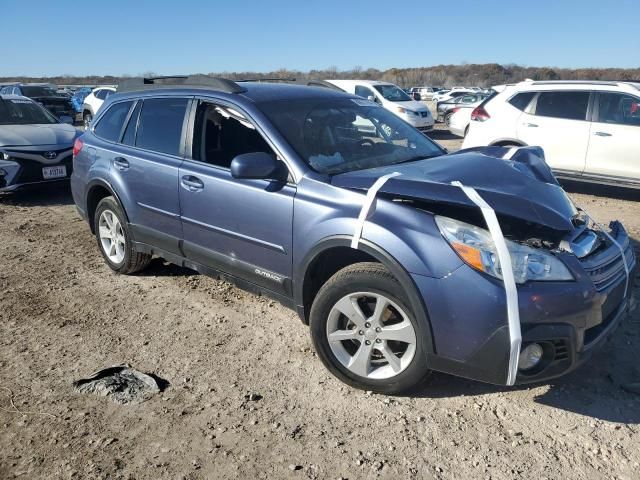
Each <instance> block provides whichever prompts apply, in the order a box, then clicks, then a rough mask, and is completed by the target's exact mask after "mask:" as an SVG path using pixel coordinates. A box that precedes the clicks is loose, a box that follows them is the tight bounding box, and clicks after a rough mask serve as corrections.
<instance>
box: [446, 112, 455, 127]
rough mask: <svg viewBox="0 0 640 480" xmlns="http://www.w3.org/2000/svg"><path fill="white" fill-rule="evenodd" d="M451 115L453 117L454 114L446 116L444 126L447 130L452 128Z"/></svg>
mask: <svg viewBox="0 0 640 480" xmlns="http://www.w3.org/2000/svg"><path fill="white" fill-rule="evenodd" d="M451 115H453V114H452V113H447V114H446V115H445V116H444V124H445V125H446V126H447V128H449V127H450V126H451Z"/></svg>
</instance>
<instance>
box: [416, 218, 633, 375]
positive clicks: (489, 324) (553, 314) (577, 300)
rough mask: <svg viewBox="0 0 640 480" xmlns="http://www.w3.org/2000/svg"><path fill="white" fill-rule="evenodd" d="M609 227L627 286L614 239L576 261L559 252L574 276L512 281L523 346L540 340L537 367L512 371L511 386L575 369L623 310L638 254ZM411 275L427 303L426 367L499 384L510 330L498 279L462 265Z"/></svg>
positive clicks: (505, 366) (627, 303) (625, 238)
mask: <svg viewBox="0 0 640 480" xmlns="http://www.w3.org/2000/svg"><path fill="white" fill-rule="evenodd" d="M612 226H613V227H614V228H613V229H612V236H613V237H614V238H615V240H616V241H617V242H618V243H619V244H620V246H622V248H623V250H624V251H625V257H626V262H627V266H628V268H629V271H630V275H629V284H628V286H627V276H626V272H625V269H624V265H623V264H622V255H621V253H620V250H619V249H618V247H617V246H615V245H614V244H609V245H607V246H606V248H602V249H600V250H599V251H598V252H596V253H594V254H592V255H589V256H587V257H584V258H582V259H578V258H577V257H576V256H574V255H572V254H570V253H566V252H565V253H560V254H559V256H560V257H561V258H562V260H563V261H564V262H565V264H566V265H567V267H568V268H569V269H570V270H571V271H572V273H573V275H574V277H575V281H572V282H528V283H526V284H524V285H519V286H518V304H519V312H520V323H521V333H522V349H524V348H526V347H527V346H528V345H530V344H531V343H538V344H539V345H540V346H541V347H542V350H543V355H542V360H541V361H540V363H539V364H538V365H537V366H536V367H535V368H532V369H529V370H525V371H523V370H519V371H518V374H517V377H516V383H517V384H522V383H531V382H538V381H543V380H548V379H551V378H554V377H558V376H561V375H564V374H566V373H568V372H569V371H571V370H573V369H575V368H576V367H577V366H579V365H580V364H581V363H582V362H584V361H585V360H586V359H588V358H589V357H590V356H591V355H592V353H593V352H594V351H595V350H597V348H598V347H599V346H600V345H602V344H603V343H604V342H605V340H606V339H607V338H608V337H609V335H610V334H611V333H612V332H613V331H614V330H615V329H616V326H617V325H618V324H619V323H620V321H621V320H622V319H623V318H624V317H625V315H626V314H627V312H628V311H629V307H630V305H632V304H633V297H632V292H633V279H634V278H635V275H636V269H637V265H636V259H635V255H634V252H633V246H632V244H631V241H630V239H629V237H628V235H627V233H626V232H625V230H624V228H623V227H622V226H621V225H620V224H618V223H617V222H614V224H612ZM413 278H414V281H415V283H416V285H417V286H418V288H419V290H420V291H421V293H422V295H423V296H424V299H425V304H426V305H428V306H429V311H428V315H429V320H430V322H431V326H432V330H433V332H432V333H433V339H434V349H435V352H434V354H430V355H429V358H428V361H429V363H430V365H431V368H432V369H434V370H438V371H443V372H446V373H451V374H455V375H458V376H462V377H466V378H471V379H474V380H480V381H484V382H488V383H493V384H500V385H505V384H506V383H507V372H508V367H509V330H508V325H507V318H506V314H505V310H506V299H505V291H504V285H503V284H502V282H501V281H500V280H497V279H495V278H491V277H489V276H487V275H484V274H481V273H479V272H477V271H475V270H473V269H472V268H470V267H468V266H466V265H463V266H461V267H460V268H458V269H457V270H455V271H454V272H452V273H451V274H450V275H448V276H446V277H444V278H441V279H435V278H430V277H426V276H420V275H413ZM469 285H473V288H469ZM625 287H626V295H625ZM460 292H464V294H463V296H461V294H460Z"/></svg>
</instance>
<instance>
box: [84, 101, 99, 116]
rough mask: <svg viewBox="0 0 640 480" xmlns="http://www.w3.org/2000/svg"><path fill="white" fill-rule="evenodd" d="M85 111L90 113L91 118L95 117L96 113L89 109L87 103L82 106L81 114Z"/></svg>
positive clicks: (89, 106)
mask: <svg viewBox="0 0 640 480" xmlns="http://www.w3.org/2000/svg"><path fill="white" fill-rule="evenodd" d="M87 110H89V112H90V113H91V115H92V116H95V114H96V113H95V112H94V111H93V108H92V107H91V105H89V104H88V103H83V104H82V113H84V112H85V111H87Z"/></svg>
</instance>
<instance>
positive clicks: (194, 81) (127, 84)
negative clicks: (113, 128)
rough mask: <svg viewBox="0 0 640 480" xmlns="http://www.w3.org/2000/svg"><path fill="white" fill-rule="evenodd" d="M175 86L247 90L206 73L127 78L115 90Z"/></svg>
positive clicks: (239, 91)
mask: <svg viewBox="0 0 640 480" xmlns="http://www.w3.org/2000/svg"><path fill="white" fill-rule="evenodd" d="M175 87H185V88H190V87H196V88H210V89H212V90H218V91H220V92H225V93H244V92H246V91H247V89H246V88H244V87H241V86H240V85H238V84H237V83H236V82H234V81H233V80H228V79H226V78H218V77H209V76H207V75H190V76H187V75H176V76H168V77H148V78H146V77H136V78H127V79H125V80H122V81H121V82H120V83H119V84H118V88H117V91H118V92H134V91H137V90H154V89H160V88H175Z"/></svg>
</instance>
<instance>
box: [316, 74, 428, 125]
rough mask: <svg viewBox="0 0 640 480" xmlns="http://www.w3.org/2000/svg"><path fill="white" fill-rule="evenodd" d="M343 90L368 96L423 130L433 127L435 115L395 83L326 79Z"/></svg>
mask: <svg viewBox="0 0 640 480" xmlns="http://www.w3.org/2000/svg"><path fill="white" fill-rule="evenodd" d="M326 81H327V82H328V83H331V84H332V85H335V86H336V87H338V88H340V89H341V90H343V91H345V92H347V93H351V94H354V95H358V96H360V97H363V98H366V99H368V100H370V101H372V102H375V103H377V104H378V105H380V106H382V107H384V108H386V109H387V110H389V111H390V112H392V113H394V114H395V115H397V116H398V117H400V118H401V119H403V120H404V121H405V122H407V123H409V124H410V125H412V126H413V127H415V128H417V129H418V130H420V131H421V132H428V131H430V130H432V129H433V124H434V123H435V122H434V120H433V116H432V115H431V111H430V110H429V109H428V108H427V106H426V105H425V104H424V103H422V102H418V101H416V100H412V99H411V97H409V95H407V94H406V93H405V92H404V91H403V90H402V89H401V88H400V87H398V86H397V85H394V84H393V83H388V82H380V81H375V80H326Z"/></svg>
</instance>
